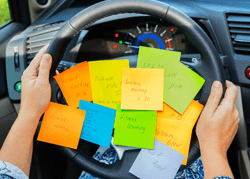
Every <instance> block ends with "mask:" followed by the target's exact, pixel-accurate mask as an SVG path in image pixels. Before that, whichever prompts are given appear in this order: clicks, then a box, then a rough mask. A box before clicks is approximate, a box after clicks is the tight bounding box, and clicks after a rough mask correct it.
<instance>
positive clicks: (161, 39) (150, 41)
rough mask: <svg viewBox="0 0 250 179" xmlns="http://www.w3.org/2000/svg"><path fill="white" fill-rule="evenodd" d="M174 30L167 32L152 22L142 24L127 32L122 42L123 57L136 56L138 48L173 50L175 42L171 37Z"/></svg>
mask: <svg viewBox="0 0 250 179" xmlns="http://www.w3.org/2000/svg"><path fill="white" fill-rule="evenodd" d="M174 30H175V29H174V28H171V29H170V30H168V29H167V28H165V27H164V26H162V25H161V24H158V23H154V22H144V23H140V24H138V25H136V26H134V27H133V28H132V29H130V30H129V32H128V33H127V35H126V36H125V38H124V41H123V53H124V55H135V54H138V51H139V46H146V47H152V48H158V49H165V50H175V42H174V40H173V37H172V35H171V32H173V31H174Z"/></svg>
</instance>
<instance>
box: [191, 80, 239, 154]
mask: <svg viewBox="0 0 250 179" xmlns="http://www.w3.org/2000/svg"><path fill="white" fill-rule="evenodd" d="M226 85H227V89H226V92H225V97H224V98H223V99H222V101H221V102H220V99H221V96H222V93H223V90H222V85H221V83H220V82H218V81H215V82H214V83H213V86H212V88H211V93H210V96H209V98H208V101H207V103H206V105H205V107H204V109H203V111H202V113H201V116H200V119H199V121H198V124H197V127H196V134H197V137H198V140H199V144H200V148H201V150H209V151H214V152H218V153H219V154H221V155H223V156H224V157H226V155H227V150H228V148H229V146H230V145H231V143H232V141H233V139H234V136H235V134H236V132H237V130H238V124H239V112H238V110H237V109H236V107H235V100H236V96H237V87H236V86H235V85H234V84H233V83H231V82H229V81H227V82H226ZM219 103H220V104H219Z"/></svg>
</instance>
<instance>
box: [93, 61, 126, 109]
mask: <svg viewBox="0 0 250 179" xmlns="http://www.w3.org/2000/svg"><path fill="white" fill-rule="evenodd" d="M89 67H90V79H91V86H92V94H93V102H94V103H96V104H100V105H103V106H106V107H109V108H113V109H116V104H120V103H121V81H122V68H129V60H105V61H92V62H89Z"/></svg>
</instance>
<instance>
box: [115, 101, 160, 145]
mask: <svg viewBox="0 0 250 179" xmlns="http://www.w3.org/2000/svg"><path fill="white" fill-rule="evenodd" d="M156 115H157V114H156V111H136V110H133V111H130V110H121V106H120V104H117V109H116V117H115V126H114V128H115V129H114V141H113V143H114V144H115V145H123V146H129V147H138V148H147V149H153V148H154V137H155V124H156Z"/></svg>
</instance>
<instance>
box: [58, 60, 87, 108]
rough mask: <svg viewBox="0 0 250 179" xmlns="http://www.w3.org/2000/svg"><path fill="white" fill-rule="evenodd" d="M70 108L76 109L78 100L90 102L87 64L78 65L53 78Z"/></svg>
mask: <svg viewBox="0 0 250 179" xmlns="http://www.w3.org/2000/svg"><path fill="white" fill-rule="evenodd" d="M54 78H55V79H56V81H57V83H58V85H59V87H60V89H61V90H62V93H63V95H64V97H65V99H66V101H67V103H68V105H69V106H71V107H78V105H79V101H80V99H82V100H86V101H92V91H91V84H90V75H89V65H88V62H83V63H80V64H78V65H76V66H74V67H72V68H70V69H68V70H66V71H64V72H62V73H60V74H58V75H56V76H55V77H54Z"/></svg>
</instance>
